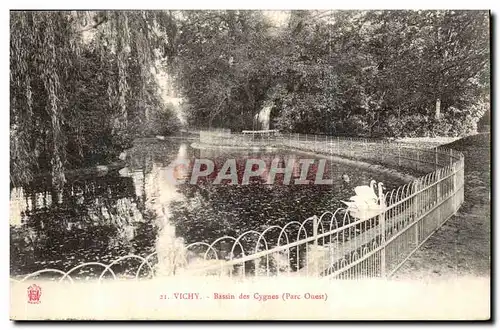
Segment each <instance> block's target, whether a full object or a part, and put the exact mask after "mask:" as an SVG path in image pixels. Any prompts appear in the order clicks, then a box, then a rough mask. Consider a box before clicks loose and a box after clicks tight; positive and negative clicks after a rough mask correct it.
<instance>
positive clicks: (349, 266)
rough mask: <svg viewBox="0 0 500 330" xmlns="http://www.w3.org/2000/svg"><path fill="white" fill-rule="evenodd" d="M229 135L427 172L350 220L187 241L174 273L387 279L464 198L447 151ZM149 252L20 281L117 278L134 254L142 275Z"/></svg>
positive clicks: (460, 169) (314, 220) (341, 213)
mask: <svg viewBox="0 0 500 330" xmlns="http://www.w3.org/2000/svg"><path fill="white" fill-rule="evenodd" d="M233 135H234V137H232V138H231V139H225V141H224V143H223V145H224V146H228V145H229V146H230V145H233V144H234V145H238V146H241V144H242V142H246V143H248V144H252V143H257V144H258V145H260V144H263V143H264V142H265V145H267V146H276V147H281V148H292V149H294V150H301V151H305V152H315V153H319V154H324V155H334V156H341V157H347V158H352V159H357V160H366V161H368V162H370V163H380V164H383V165H386V166H388V167H393V168H394V167H395V168H399V169H404V168H407V169H412V170H413V171H417V172H425V173H427V174H425V175H423V176H421V177H419V178H418V179H416V180H414V181H413V182H411V183H409V184H406V185H404V186H401V187H399V188H397V189H395V190H392V191H390V192H388V193H386V194H384V196H383V200H384V204H385V208H384V209H383V211H381V212H379V214H377V215H376V216H373V217H371V218H369V219H363V220H360V219H356V218H354V217H351V215H350V213H349V212H348V211H347V210H346V209H342V208H341V209H337V210H336V211H334V212H325V213H323V214H322V215H320V216H312V217H310V218H308V219H305V220H304V221H303V222H298V221H291V222H289V223H287V224H286V225H285V226H282V227H281V226H270V227H268V228H267V229H265V230H264V231H261V232H259V231H255V230H250V231H247V232H245V233H242V234H241V235H240V236H239V237H231V236H224V237H220V238H219V239H217V240H215V241H214V242H212V243H211V244H208V243H206V242H196V243H192V244H190V245H188V246H186V247H185V251H184V253H182V258H183V262H182V263H181V264H180V265H179V266H178V267H177V268H176V269H175V270H174V273H175V275H182V274H185V275H203V276H210V275H215V276H221V275H222V276H230V277H236V276H237V277H246V276H274V275H280V274H288V275H289V276H312V277H318V276H322V277H326V278H335V279H357V278H364V277H387V276H390V275H392V274H393V273H394V272H396V271H397V270H398V268H399V267H401V265H403V263H404V262H405V261H406V260H407V259H408V258H409V257H410V256H411V255H412V254H413V253H414V252H415V251H416V250H417V249H418V248H419V247H420V246H421V245H422V244H423V243H424V242H425V241H426V240H427V239H428V238H429V237H431V236H432V234H433V233H434V232H435V231H436V230H438V229H439V228H440V227H441V226H442V225H443V224H444V223H445V222H446V221H447V220H448V219H449V218H450V217H451V216H453V215H454V214H455V213H456V212H457V211H458V209H459V208H460V206H461V204H462V203H463V200H464V157H463V155H462V154H461V153H459V152H457V151H453V150H451V149H445V148H441V147H438V148H434V149H418V148H413V147H411V146H408V145H405V144H402V143H396V142H392V141H386V140H375V139H357V138H339V137H331V136H318V135H303V134H285V135H283V134H282V135H274V136H272V135H269V136H260V137H259V138H258V139H255V137H252V136H248V135H240V134H233ZM220 142H221V141H217V143H220ZM311 211H313V210H311ZM155 258H156V252H154V253H152V254H150V255H149V256H146V257H141V256H137V255H129V256H124V257H122V258H120V259H117V260H115V261H114V262H113V263H111V264H109V265H105V264H102V263H96V262H91V263H85V264H82V265H79V266H77V267H75V268H73V269H71V270H69V271H67V272H63V271H60V270H55V269H44V270H41V271H38V272H36V273H33V274H30V275H28V276H26V277H24V278H23V279H21V281H24V280H27V279H28V278H33V277H35V276H38V275H41V274H45V273H57V274H60V275H61V277H60V278H59V280H60V281H63V280H69V281H73V279H72V277H71V274H72V273H73V272H76V271H77V270H79V269H82V268H84V267H88V266H93V267H101V268H102V272H101V273H100V276H99V279H103V278H106V276H107V277H112V278H117V275H115V273H114V272H113V270H112V268H113V266H115V265H118V264H119V263H120V262H123V261H124V260H130V259H135V260H137V271H136V272H135V275H134V276H133V278H135V279H141V278H148V277H152V276H155V267H154V266H153V265H154V264H155Z"/></svg>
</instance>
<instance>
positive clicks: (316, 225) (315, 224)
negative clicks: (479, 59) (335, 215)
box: [313, 215, 319, 247]
mask: <svg viewBox="0 0 500 330" xmlns="http://www.w3.org/2000/svg"><path fill="white" fill-rule="evenodd" d="M318 220H319V218H318V217H317V216H316V215H315V216H314V217H313V236H314V246H315V247H316V246H317V245H318Z"/></svg>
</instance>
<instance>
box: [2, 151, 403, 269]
mask: <svg viewBox="0 0 500 330" xmlns="http://www.w3.org/2000/svg"><path fill="white" fill-rule="evenodd" d="M275 157H278V158H280V159H281V160H282V163H281V165H280V166H284V165H285V163H286V161H287V160H288V159H290V158H294V157H296V158H300V157H303V158H310V156H307V155H305V156H304V155H301V154H300V153H295V152H293V153H292V152H289V151H280V150H273V151H267V152H259V151H245V152H242V151H237V152H233V151H221V150H205V151H200V150H194V149H192V148H189V147H188V145H187V144H186V143H178V142H173V141H169V142H168V143H165V142H151V141H144V142H141V141H139V142H137V143H136V145H135V146H134V147H133V148H132V149H131V150H129V151H128V157H127V167H126V168H124V169H123V170H121V171H120V173H110V174H108V175H105V176H94V177H80V178H75V179H73V180H70V181H69V182H68V183H67V184H66V185H65V187H64V189H63V191H62V192H55V191H53V190H52V189H51V187H50V184H49V182H50V180H47V181H43V180H39V181H36V182H33V183H32V184H30V185H28V186H25V187H22V188H14V189H12V190H11V216H10V232H11V242H12V248H11V273H12V274H13V275H20V274H28V273H31V272H34V271H37V270H40V269H43V268H56V269H60V270H63V271H67V270H69V269H71V268H72V267H74V266H77V265H79V264H81V263H84V262H90V261H93V262H95V261H98V262H102V263H110V262H112V261H113V260H115V259H117V258H118V257H121V256H125V255H128V254H137V255H140V256H143V257H145V256H147V255H149V254H151V253H153V252H155V251H156V252H157V253H158V254H157V257H156V258H153V259H155V260H152V262H154V263H155V264H156V271H157V273H158V274H160V275H161V274H164V275H169V274H172V273H174V272H176V271H178V269H179V267H182V266H183V265H184V264H185V262H186V260H191V261H192V260H193V259H194V260H196V259H199V258H200V256H202V254H201V253H202V252H205V251H206V250H199V251H198V250H194V251H190V252H189V253H187V252H186V251H185V246H186V245H187V244H190V243H193V242H198V241H200V242H206V243H211V242H213V241H214V240H216V239H217V238H219V237H222V236H225V235H230V236H235V237H237V236H239V235H241V234H242V233H243V232H245V231H247V230H257V231H263V230H264V229H265V228H267V227H269V226H271V225H280V226H283V225H285V224H286V223H288V222H290V221H303V220H304V219H306V218H308V217H310V216H312V215H314V214H317V215H318V214H321V213H322V212H324V211H326V210H335V209H336V208H338V207H339V206H341V205H340V202H339V199H340V197H343V198H345V196H351V195H352V187H354V186H356V185H362V184H366V183H367V182H369V181H370V180H371V179H376V180H377V181H383V182H384V183H385V184H386V186H387V188H388V189H391V187H394V186H397V185H400V184H401V181H399V180H398V179H394V178H392V177H387V176H384V175H381V174H380V173H373V172H370V171H367V170H361V169H359V168H353V167H347V166H345V165H342V164H335V163H334V164H332V163H330V162H329V163H328V166H327V173H326V174H325V177H330V176H331V177H332V178H333V179H334V183H333V185H328V186H326V185H313V184H310V185H282V184H279V175H278V176H277V184H274V185H263V184H262V183H263V182H266V181H267V180H268V176H269V172H268V171H266V172H264V173H263V174H262V175H261V176H260V177H258V178H253V179H252V180H251V184H249V185H228V184H222V185H213V184H211V183H210V180H208V181H207V180H200V181H199V182H198V184H197V185H190V184H182V185H174V184H173V182H172V181H171V180H169V179H168V169H167V167H168V165H169V164H171V163H172V162H173V161H174V160H176V159H190V160H192V159H193V158H209V159H212V160H213V161H214V163H215V164H216V167H218V168H220V167H222V165H223V163H224V162H225V161H226V160H227V159H228V158H234V159H236V161H237V168H238V177H239V178H241V175H242V173H241V172H242V171H243V170H244V161H245V160H246V159H247V158H259V159H263V160H265V162H266V163H270V162H271V161H272V160H273V159H274V158H275ZM183 170H184V171H185V172H182V171H183ZM343 173H347V174H348V175H349V177H350V178H351V182H350V185H343V184H342V179H341V176H342V174H343ZM177 174H178V175H180V176H183V175H189V174H190V171H189V169H186V168H184V167H178V173H177ZM299 176H300V171H298V170H297V169H294V173H293V175H292V180H293V178H297V177H299ZM310 179H312V180H314V174H313V175H312V177H310ZM223 183H224V182H223ZM272 236H273V234H272V233H271V232H270V237H266V238H267V239H268V241H270V242H273V239H274V241H275V240H276V239H277V237H274V238H273V237H272ZM255 240H256V237H254V236H252V235H249V236H247V237H246V238H245V239H244V240H243V241H242V244H243V246H244V248H245V249H247V248H251V249H253V248H254V247H255ZM231 247H232V243H231V242H228V241H225V242H224V241H222V242H220V244H218V245H217V249H218V250H219V251H220V254H219V255H218V256H217V257H218V258H220V259H223V258H227V257H229V252H230V250H231ZM240 253H241V251H236V254H237V255H238V254H240ZM210 257H211V258H213V257H214V256H213V255H211V256H210ZM138 263H140V261H138V260H126V261H124V262H121V263H119V264H117V265H116V266H113V271H115V272H116V273H117V274H122V275H124V276H133V275H135V271H136V270H137V268H138ZM144 270H145V271H146V269H144ZM100 272H102V268H100V267H97V266H95V267H93V266H92V267H91V266H89V267H85V268H83V269H81V270H80V272H79V273H78V272H77V273H76V274H72V275H76V276H77V278H78V276H80V277H83V278H85V277H90V276H91V275H93V274H99V273H100Z"/></svg>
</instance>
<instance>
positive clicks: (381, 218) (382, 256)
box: [379, 196, 387, 278]
mask: <svg viewBox="0 0 500 330" xmlns="http://www.w3.org/2000/svg"><path fill="white" fill-rule="evenodd" d="M382 198H385V196H382ZM379 221H380V226H381V228H382V241H381V245H382V249H381V250H380V275H381V276H382V278H385V277H386V275H387V272H386V260H385V247H386V245H385V211H384V212H382V213H381V214H380V215H379Z"/></svg>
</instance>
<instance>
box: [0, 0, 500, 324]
mask: <svg viewBox="0 0 500 330" xmlns="http://www.w3.org/2000/svg"><path fill="white" fill-rule="evenodd" d="M3 3H5V2H3ZM332 7H335V9H491V10H492V13H493V15H498V14H499V12H500V10H499V9H498V1H497V2H493V1H485V0H475V1H447V2H444V1H431V0H421V1H404V2H403V1H398V2H396V1H377V2H372V1H359V0H350V1H343V2H331V1H318V0H308V1H300V2H299V1H282V0H280V1H273V2H271V1H269V0H253V1H247V2H245V3H242V2H240V1H234V0H233V1H210V2H207V1H192V0H183V1H178V2H177V1H175V2H167V1H150V0H142V1H130V0H127V1H120V2H115V3H112V2H103V1H98V0H97V1H96V0H88V1H85V2H80V3H75V2H71V3H69V2H67V1H60V0H59V1H53V0H52V1H43V2H41V1H34V0H31V1H26V0H23V1H16V2H15V3H14V2H12V3H10V4H7V5H6V6H5V8H2V9H3V10H2V11H0V22H1V30H0V31H1V32H0V38H1V42H0V47H2V51H1V52H0V54H1V59H0V63H1V74H0V77H1V79H0V81H1V84H2V86H1V91H2V99H1V100H2V110H1V111H0V116H1V118H0V123H2V124H3V125H5V126H4V129H2V130H1V133H0V134H1V135H0V148H1V152H2V155H3V156H4V160H3V161H2V163H1V165H0V166H1V173H2V175H1V176H0V177H1V182H0V185H1V187H3V188H2V189H0V197H1V203H0V205H1V207H2V215H3V217H2V221H3V222H4V224H3V226H4V230H5V232H4V234H3V235H4V236H3V239H1V240H0V241H1V244H2V249H1V250H2V252H3V253H2V260H1V261H0V266H1V267H2V270H3V271H2V275H3V277H2V281H1V283H2V285H3V287H2V289H1V291H0V292H2V293H4V297H3V298H4V299H3V301H2V307H3V314H2V321H3V322H2V323H3V324H2V328H4V327H7V328H12V327H13V326H14V324H13V323H12V322H9V321H8V318H9V313H8V310H9V300H8V299H9V295H8V293H9V282H8V280H7V279H8V277H9V261H8V259H9V249H10V245H9V241H8V239H5V238H6V236H7V235H8V207H7V205H8V204H7V203H8V198H9V192H8V190H7V186H8V183H9V170H8V166H9V165H8V159H9V157H8V152H9V129H8V127H7V125H8V122H9V9H268V10H269V9H270V10H273V9H332ZM495 18H496V20H497V22H496V25H498V16H497V17H495ZM494 28H495V29H494V30H495V31H494V32H493V37H494V44H497V42H498V33H497V31H496V30H497V29H496V27H494ZM495 32H496V33H495ZM497 72H498V65H496V66H495V71H494V72H492V74H493V75H494V76H498V75H497V74H496V73H497ZM497 86H498V85H494V87H495V90H494V91H493V93H495V94H496V91H497V88H498V87H497ZM496 95H498V94H496ZM497 102H498V101H497ZM495 110H496V109H493V111H495ZM496 117H497V120H495V126H498V117H499V116H498V115H497V116H496ZM495 142H498V141H495ZM495 177H496V176H495ZM497 198H498V196H497ZM497 198H496V199H497ZM496 199H495V201H492V202H496V201H497V200H496ZM499 199H500V198H499ZM497 205H498V204H497ZM495 220H496V219H492V221H495ZM495 227H496V228H497V229H496V230H498V227H499V226H498V224H497V226H495ZM495 234H497V232H495ZM496 237H497V238H498V235H496ZM496 261H498V259H497V260H496ZM497 315H498V314H497ZM104 325H105V324H99V325H96V324H94V325H93V326H94V327H96V326H97V327H102V326H104ZM120 325H121V324H120ZM134 325H135V326H137V324H136V323H135V324H134ZM165 325H166V326H168V327H177V326H179V325H180V326H182V324H165ZM24 326H26V325H24ZM45 326H52V324H46V325H45ZM87 326H88V325H85V327H87ZM252 326H257V327H259V328H261V327H263V326H264V327H266V326H268V325H264V324H253V325H252ZM328 326H331V325H328ZM333 326H335V327H338V326H340V327H345V325H340V324H333ZM420 326H422V327H424V326H425V327H426V328H433V327H436V328H437V326H436V325H430V324H422V325H420ZM451 326H453V325H451ZM140 327H144V325H141V326H140Z"/></svg>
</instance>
